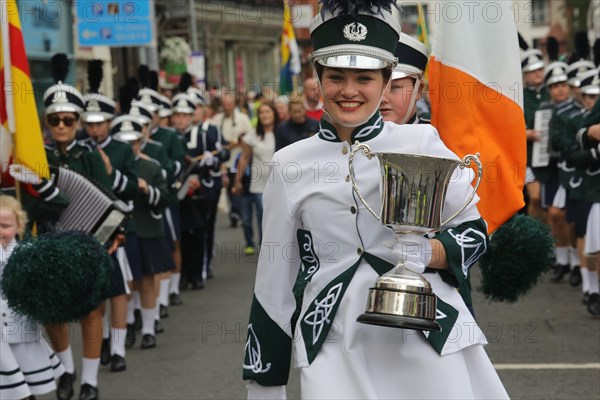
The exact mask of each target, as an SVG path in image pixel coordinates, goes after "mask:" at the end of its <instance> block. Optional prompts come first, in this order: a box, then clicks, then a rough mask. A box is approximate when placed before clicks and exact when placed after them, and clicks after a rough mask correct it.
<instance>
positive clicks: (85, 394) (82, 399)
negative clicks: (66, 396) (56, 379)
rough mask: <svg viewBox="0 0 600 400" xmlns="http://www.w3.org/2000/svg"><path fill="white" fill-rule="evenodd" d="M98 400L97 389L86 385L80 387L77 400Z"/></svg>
mask: <svg viewBox="0 0 600 400" xmlns="http://www.w3.org/2000/svg"><path fill="white" fill-rule="evenodd" d="M97 399H98V388H96V387H93V386H92V385H89V384H87V383H84V384H83V385H81V392H79V400H97Z"/></svg>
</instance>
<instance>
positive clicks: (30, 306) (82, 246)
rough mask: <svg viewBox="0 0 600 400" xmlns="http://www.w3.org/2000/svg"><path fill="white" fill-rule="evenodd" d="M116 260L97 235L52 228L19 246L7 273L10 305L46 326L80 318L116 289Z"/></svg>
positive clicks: (4, 288) (5, 286) (5, 282)
mask: <svg viewBox="0 0 600 400" xmlns="http://www.w3.org/2000/svg"><path fill="white" fill-rule="evenodd" d="M113 268H114V266H113V260H112V258H111V257H110V256H109V255H108V253H107V252H106V249H105V248H104V247H103V246H102V245H101V244H100V242H98V240H96V239H95V238H94V237H93V236H91V235H87V234H83V233H81V232H51V233H48V234H44V235H42V236H40V238H39V239H37V240H32V239H29V240H26V241H24V242H21V244H20V245H19V246H17V247H16V249H15V250H14V252H13V253H12V255H11V257H10V258H9V260H8V262H7V264H6V267H5V268H4V272H3V275H2V292H3V293H4V295H5V296H6V299H7V301H8V305H9V306H10V307H11V308H12V309H13V310H14V311H16V312H17V313H18V314H22V315H25V316H27V317H28V318H31V319H32V320H34V321H37V322H39V323H41V324H45V325H46V324H61V323H66V322H73V321H78V320H80V319H82V318H83V317H85V316H86V315H88V314H89V313H90V312H91V311H93V310H95V309H96V308H98V306H99V305H100V303H101V302H102V301H103V300H104V299H105V298H106V295H107V294H108V291H109V290H110V287H111V279H112V270H113Z"/></svg>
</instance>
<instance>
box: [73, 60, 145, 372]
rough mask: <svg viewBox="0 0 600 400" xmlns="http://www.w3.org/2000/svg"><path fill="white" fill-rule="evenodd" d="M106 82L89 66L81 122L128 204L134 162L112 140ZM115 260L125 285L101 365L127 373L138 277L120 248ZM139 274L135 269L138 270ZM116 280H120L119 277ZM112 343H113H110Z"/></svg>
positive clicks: (98, 68)
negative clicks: (131, 304) (130, 297)
mask: <svg viewBox="0 0 600 400" xmlns="http://www.w3.org/2000/svg"><path fill="white" fill-rule="evenodd" d="M101 81H102V61H99V60H92V61H90V62H88V82H89V85H90V88H89V93H87V94H86V95H85V96H84V100H85V111H84V113H83V114H82V116H81V119H82V121H83V123H84V125H85V129H86V131H87V133H88V136H89V137H88V139H85V140H84V141H82V144H85V145H87V146H89V147H90V148H92V149H94V150H97V151H98V153H100V155H101V156H102V159H103V161H104V163H105V165H106V166H107V168H108V171H110V172H109V175H110V180H111V182H112V191H113V193H114V194H115V195H116V196H117V197H118V198H119V199H121V200H123V201H124V202H128V201H129V200H132V199H133V196H134V195H135V193H136V191H137V186H136V182H137V176H136V174H135V165H134V158H133V153H132V152H131V149H130V148H129V146H127V145H126V144H123V143H120V142H118V141H115V140H113V139H112V137H111V136H110V122H111V120H112V119H113V117H114V113H115V107H116V103H115V102H114V101H113V100H112V99H110V98H108V97H106V96H103V95H101V94H99V87H100V83H101ZM113 260H114V261H115V263H116V264H117V265H118V266H119V268H120V271H121V276H120V279H121V281H122V284H120V285H119V287H118V289H116V290H114V291H113V293H112V294H113V295H114V296H111V297H110V305H111V313H110V314H111V324H110V326H109V324H108V312H107V311H105V315H104V325H103V329H102V334H103V338H104V339H103V343H102V353H101V355H102V357H101V360H100V362H101V364H102V365H108V363H110V364H111V367H110V369H111V371H113V372H119V371H124V370H125V369H126V368H127V366H126V363H125V339H126V337H127V294H129V293H130V290H129V287H128V282H129V281H131V280H132V279H133V278H134V276H133V275H132V273H133V271H132V269H131V268H130V265H129V263H128V262H127V261H126V260H125V250H124V249H123V248H120V249H118V250H117V252H116V253H115V254H113ZM134 270H135V268H134ZM136 275H138V274H137V273H136ZM116 279H119V277H117V278H116ZM110 339H112V340H110Z"/></svg>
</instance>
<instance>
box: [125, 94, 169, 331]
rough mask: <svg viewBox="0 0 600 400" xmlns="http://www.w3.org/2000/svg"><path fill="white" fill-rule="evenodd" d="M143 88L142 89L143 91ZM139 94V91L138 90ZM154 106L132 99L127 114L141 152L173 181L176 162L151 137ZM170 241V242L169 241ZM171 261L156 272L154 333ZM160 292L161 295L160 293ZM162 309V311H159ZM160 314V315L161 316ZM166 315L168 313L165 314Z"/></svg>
mask: <svg viewBox="0 0 600 400" xmlns="http://www.w3.org/2000/svg"><path fill="white" fill-rule="evenodd" d="M143 90H144V89H142V91H143ZM138 94H139V92H138ZM154 110H155V107H154V106H153V105H148V104H147V103H144V102H142V101H140V100H136V101H133V102H132V103H131V108H130V110H129V114H128V115H133V116H135V117H137V118H139V121H140V123H141V124H142V134H143V139H142V152H143V153H144V154H145V155H147V156H148V157H150V158H151V159H153V160H156V161H157V162H158V163H159V165H160V166H161V168H162V169H163V171H164V174H165V179H166V181H167V184H169V183H171V182H173V181H174V177H175V172H176V170H177V164H176V163H175V161H173V160H171V159H170V158H169V156H168V154H167V150H166V149H165V147H164V146H163V144H162V143H160V142H158V141H156V140H154V139H152V127H153V122H157V121H156V118H157V115H156V114H155V112H154ZM169 243H170V242H169ZM173 265H174V264H173V263H169V265H168V266H165V267H163V270H162V271H160V273H157V274H156V280H157V285H158V289H159V290H158V293H157V295H158V297H159V301H158V302H157V304H156V333H162V332H164V328H163V327H162V324H161V323H160V319H161V318H163V317H165V316H166V315H165V308H164V307H166V306H164V305H163V306H162V307H163V308H161V304H160V299H161V298H163V299H165V301H164V302H165V303H168V298H169V290H168V289H169V284H170V282H171V276H170V271H171V269H173V267H172V266H173ZM161 293H162V295H161ZM161 310H162V313H161ZM161 314H162V316H161ZM167 315H168V314H167Z"/></svg>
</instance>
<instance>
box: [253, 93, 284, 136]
mask: <svg viewBox="0 0 600 400" xmlns="http://www.w3.org/2000/svg"><path fill="white" fill-rule="evenodd" d="M264 106H267V107H269V108H270V109H271V111H273V115H274V119H273V132H275V130H276V129H277V127H278V126H279V116H278V115H277V110H276V109H275V105H274V104H273V103H271V102H265V103H262V104H261V105H260V106H258V108H257V109H256V114H257V115H258V116H257V121H258V122H257V124H256V136H258V137H259V138H260V140H263V139H264V138H265V127H264V126H263V124H262V122H260V108H261V107H264Z"/></svg>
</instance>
